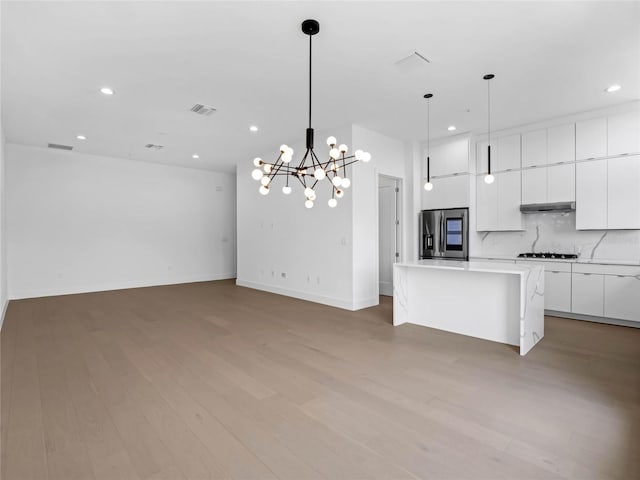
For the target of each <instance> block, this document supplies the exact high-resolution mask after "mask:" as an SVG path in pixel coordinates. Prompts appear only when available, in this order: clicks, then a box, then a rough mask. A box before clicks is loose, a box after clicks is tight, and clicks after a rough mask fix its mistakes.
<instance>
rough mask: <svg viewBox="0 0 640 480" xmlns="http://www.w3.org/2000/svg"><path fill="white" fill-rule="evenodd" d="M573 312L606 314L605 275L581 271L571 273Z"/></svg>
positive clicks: (600, 315)
mask: <svg viewBox="0 0 640 480" xmlns="http://www.w3.org/2000/svg"><path fill="white" fill-rule="evenodd" d="M571 312H572V313H579V314H582V315H595V316H597V317H602V316H604V275H601V274H598V273H581V272H574V273H572V274H571Z"/></svg>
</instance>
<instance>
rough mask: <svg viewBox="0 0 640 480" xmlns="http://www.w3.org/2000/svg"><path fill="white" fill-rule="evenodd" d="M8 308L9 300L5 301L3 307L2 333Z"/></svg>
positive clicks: (0, 329) (0, 324)
mask: <svg viewBox="0 0 640 480" xmlns="http://www.w3.org/2000/svg"><path fill="white" fill-rule="evenodd" d="M8 307H9V300H5V301H4V305H2V314H1V315H0V331H2V326H3V325H4V316H5V315H6V313H7V308H8Z"/></svg>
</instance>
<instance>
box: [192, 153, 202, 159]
mask: <svg viewBox="0 0 640 480" xmlns="http://www.w3.org/2000/svg"><path fill="white" fill-rule="evenodd" d="M191 158H200V155H198V154H197V153H194V154H193V155H191Z"/></svg>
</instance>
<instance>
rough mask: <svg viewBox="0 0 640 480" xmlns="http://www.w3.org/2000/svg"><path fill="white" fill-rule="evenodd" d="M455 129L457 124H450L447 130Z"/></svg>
mask: <svg viewBox="0 0 640 480" xmlns="http://www.w3.org/2000/svg"><path fill="white" fill-rule="evenodd" d="M455 129H456V126H455V125H449V126H448V127H447V130H449V131H450V132H453V131H454V130H455Z"/></svg>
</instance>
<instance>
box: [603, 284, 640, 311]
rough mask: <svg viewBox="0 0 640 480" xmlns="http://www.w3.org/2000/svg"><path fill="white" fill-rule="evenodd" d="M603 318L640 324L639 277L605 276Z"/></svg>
mask: <svg viewBox="0 0 640 480" xmlns="http://www.w3.org/2000/svg"><path fill="white" fill-rule="evenodd" d="M604 316H605V317H610V318H619V319H622V320H633V321H635V322H640V276H636V277H632V276H626V275H615V276H614V275H605V278H604Z"/></svg>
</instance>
